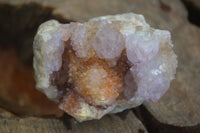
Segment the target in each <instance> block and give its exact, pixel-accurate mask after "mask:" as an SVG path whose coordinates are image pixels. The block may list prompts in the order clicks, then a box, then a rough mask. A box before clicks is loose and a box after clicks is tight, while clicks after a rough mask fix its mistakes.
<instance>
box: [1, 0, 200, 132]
mask: <svg viewBox="0 0 200 133" xmlns="http://www.w3.org/2000/svg"><path fill="white" fill-rule="evenodd" d="M127 12H134V13H138V14H143V15H144V17H145V18H146V21H147V22H148V23H149V24H150V25H151V26H152V27H154V28H159V29H165V30H169V31H170V32H171V33H172V40H173V44H174V50H175V53H176V54H177V56H178V62H179V63H178V68H177V74H176V79H175V80H173V82H172V83H171V86H170V88H169V90H168V91H167V93H166V94H165V95H164V96H163V97H162V98H161V99H160V100H159V101H158V102H156V103H153V102H152V103H151V102H150V103H147V102H145V103H144V104H143V105H141V106H139V107H137V108H135V109H131V110H127V111H124V112H122V113H118V114H114V115H107V116H105V117H103V118H102V119H101V120H92V121H88V122H83V123H78V122H76V121H75V120H74V119H73V118H72V117H70V116H68V115H67V114H64V113H63V112H62V111H61V110H59V109H58V107H57V105H56V104H55V103H53V102H51V101H49V100H48V99H47V98H46V97H45V96H44V95H43V94H42V93H40V92H39V91H37V90H36V89H35V81H34V71H33V67H32V61H33V60H32V59H33V51H32V44H33V39H34V35H35V34H36V31H37V28H38V26H39V25H40V24H41V23H43V22H45V21H47V20H49V19H57V20H58V21H60V22H62V23H70V22H76V21H77V22H84V21H87V20H88V19H90V18H93V17H97V16H103V15H112V14H120V13H127ZM1 132H2V133H7V132H16V133H18V132H22V133H23V132H24V133H25V132H52V133H54V132H72V133H73V132H75V133H77V132H81V133H84V132H87V133H93V132H98V133H105V132H109V133H110V132H114V133H121V132H124V133H145V132H149V133H169V132H170V133H171V132H172V133H176V132H180V133H199V132H200V0H101V1H100V0H43V1H42V0H0V133H1Z"/></svg>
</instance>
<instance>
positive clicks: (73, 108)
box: [33, 13, 177, 121]
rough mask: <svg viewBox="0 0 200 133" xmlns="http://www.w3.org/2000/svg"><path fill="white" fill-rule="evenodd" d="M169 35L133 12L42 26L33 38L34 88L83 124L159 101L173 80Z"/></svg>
mask: <svg viewBox="0 0 200 133" xmlns="http://www.w3.org/2000/svg"><path fill="white" fill-rule="evenodd" d="M172 48H173V44H172V42H171V35H170V32H169V31H166V30H159V29H154V28H152V27H150V26H149V24H147V23H146V21H145V19H144V17H143V16H142V15H137V14H134V13H127V14H120V15H113V16H102V17H97V18H93V19H91V20H89V21H88V22H85V23H78V22H72V23H69V24H61V23H59V22H58V21H56V20H50V21H47V22H45V23H43V24H41V25H40V27H39V29H38V32H37V34H36V36H35V40H34V45H33V49H34V69H35V79H36V88H37V89H38V90H40V91H42V92H43V93H44V94H45V95H46V96H47V97H48V98H49V99H51V100H53V101H55V102H56V103H58V104H59V107H60V109H62V110H64V111H65V112H67V113H68V114H69V115H71V116H73V117H75V118H76V119H77V120H79V121H84V120H90V119H100V118H101V117H102V116H104V115H105V114H108V113H117V112H120V111H123V110H125V109H128V108H133V107H136V106H138V105H140V104H142V102H143V101H144V100H147V101H157V100H159V99H160V98H161V97H162V95H163V94H164V93H165V92H166V91H167V89H168V88H169V86H170V82H171V80H173V79H174V75H175V73H176V67H177V59H176V58H177V57H176V55H175V53H174V52H173V49H172Z"/></svg>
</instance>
